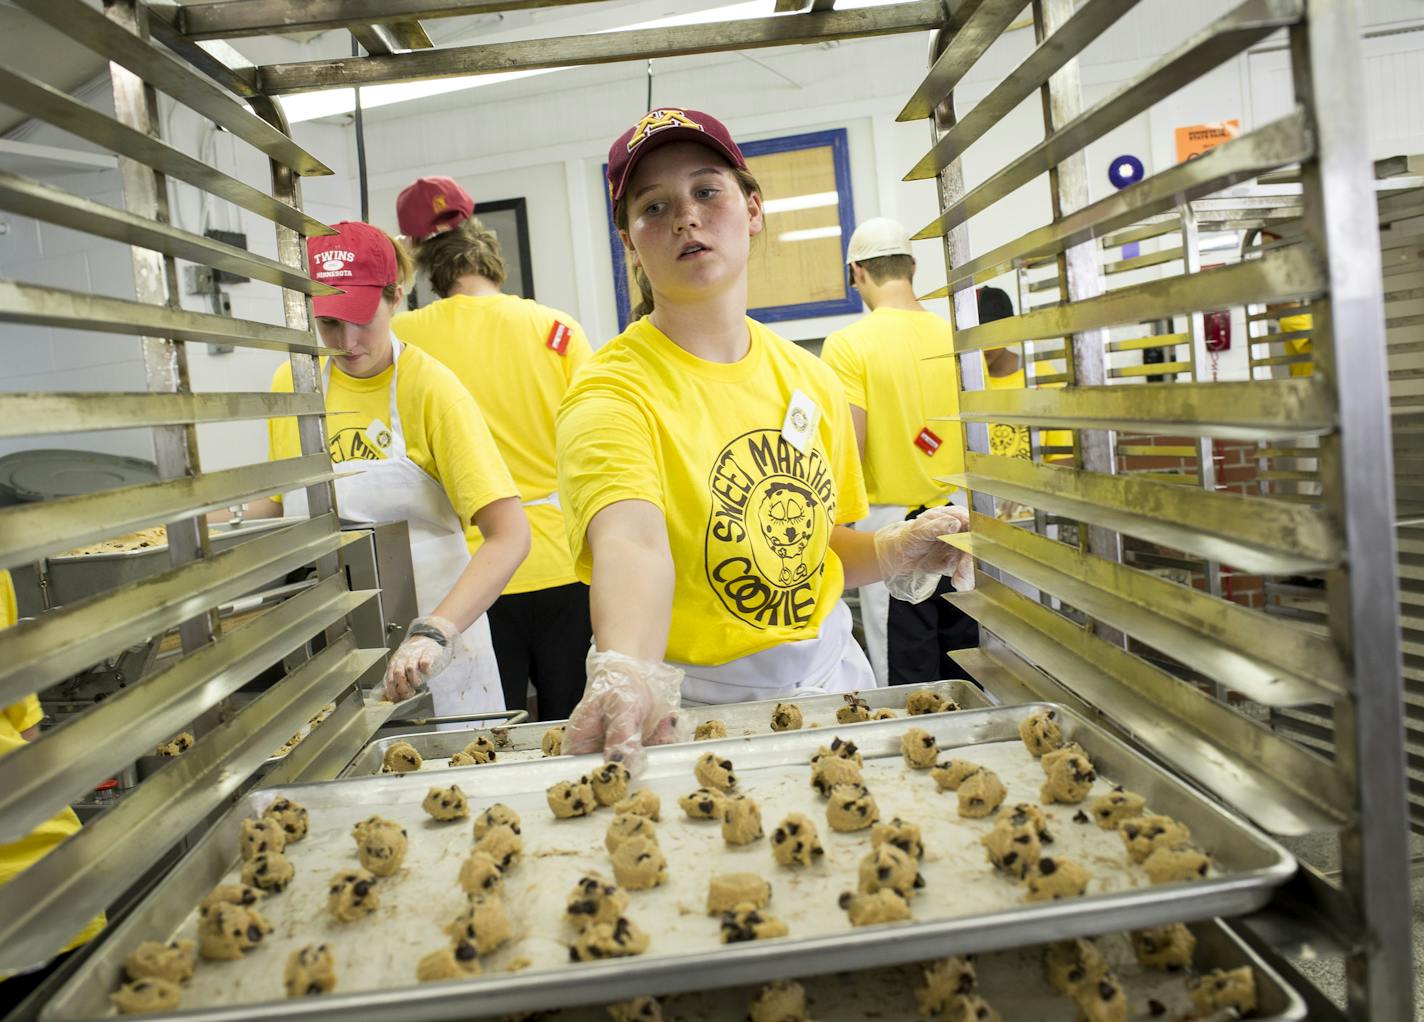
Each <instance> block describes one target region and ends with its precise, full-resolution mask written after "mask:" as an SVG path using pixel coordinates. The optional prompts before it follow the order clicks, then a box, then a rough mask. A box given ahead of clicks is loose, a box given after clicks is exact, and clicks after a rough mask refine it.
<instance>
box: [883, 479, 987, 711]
mask: <svg viewBox="0 0 1424 1022" xmlns="http://www.w3.org/2000/svg"><path fill="white" fill-rule="evenodd" d="M924 511H925V509H924V508H923V507H917V508H915V509H914V510H913V511H911V512H910V513H909V514H908V515H906V516H905V518H906V520H907V521H908V520H909V519H911V518H918V517H919V516H920V515H921V514H923V513H924ZM952 592H954V586H953V585H952V584H951V583H950V581H949V578H948V577H945V578H941V579H940V580H939V585H938V586H937V587H936V588H935V592H934V595H933V596H931V597H930V598H929V599H928V600H925V601H924V602H922V603H906V602H905V601H904V600H897V599H895V597H893V596H892V597H890V609H889V610H888V611H887V612H886V622H885V660H886V675H887V676H888V680H889V682H890V684H892V685H918V684H920V683H921V682H926V681H942V680H943V679H945V678H963V679H965V680H966V681H967V680H970V678H969V672H968V671H966V670H965V669H964V668H962V667H960V666H959V665H958V664H957V663H955V662H954V661H953V660H951V659H950V658H949V656H948V654H949V651H950V650H952V649H967V648H970V647H973V646H977V645H979V622H977V621H975V620H974V619H973V618H972V617H970V616H969V615H968V614H966V613H964V611H962V610H960V609H959V608H958V607H956V606H955V605H954V604H952V603H950V602H949V601H948V600H946V599H944V594H945V593H952Z"/></svg>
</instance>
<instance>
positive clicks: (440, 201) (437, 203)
mask: <svg viewBox="0 0 1424 1022" xmlns="http://www.w3.org/2000/svg"><path fill="white" fill-rule="evenodd" d="M449 204H450V201H449V200H448V199H446V198H445V196H443V195H437V196H435V198H433V199H431V200H430V211H431V212H432V213H439V212H440V211H441V210H442V209H444V208H445V207H446V206H448V205H449Z"/></svg>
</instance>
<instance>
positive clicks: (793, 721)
mask: <svg viewBox="0 0 1424 1022" xmlns="http://www.w3.org/2000/svg"><path fill="white" fill-rule="evenodd" d="M804 723H805V719H804V718H803V717H802V716H801V707H799V706H797V705H796V704H795V703H777V704H776V709H774V710H772V711H771V729H772V730H773V731H799V730H801V725H802V724H804Z"/></svg>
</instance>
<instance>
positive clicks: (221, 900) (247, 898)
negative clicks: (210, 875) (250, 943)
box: [198, 884, 263, 915]
mask: <svg viewBox="0 0 1424 1022" xmlns="http://www.w3.org/2000/svg"><path fill="white" fill-rule="evenodd" d="M262 897H263V895H262V892H261V891H259V890H258V889H257V888H255V887H251V886H249V885H248V884H218V885H217V886H216V887H214V888H213V889H212V890H211V891H209V892H208V893H207V895H206V896H205V897H204V898H203V900H202V901H200V902H198V914H199V915H207V914H208V912H209V911H211V910H212V909H213V908H215V907H216V906H218V905H242V906H243V907H246V906H249V905H256V904H257V903H258V902H259V901H261V900H262Z"/></svg>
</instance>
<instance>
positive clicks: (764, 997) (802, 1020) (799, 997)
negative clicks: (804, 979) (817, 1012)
mask: <svg viewBox="0 0 1424 1022" xmlns="http://www.w3.org/2000/svg"><path fill="white" fill-rule="evenodd" d="M810 1017H811V1016H810V1015H809V1014H807V1012H806V988H805V987H803V986H802V985H801V984H800V983H797V982H796V981H795V980H791V979H779V980H777V981H776V982H774V983H768V984H767V985H766V986H764V987H762V988H761V992H760V993H758V994H757V995H756V1000H754V1001H752V1003H751V1004H749V1005H747V1022H809V1019H810Z"/></svg>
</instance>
